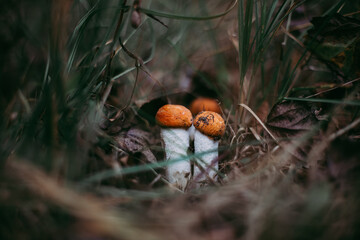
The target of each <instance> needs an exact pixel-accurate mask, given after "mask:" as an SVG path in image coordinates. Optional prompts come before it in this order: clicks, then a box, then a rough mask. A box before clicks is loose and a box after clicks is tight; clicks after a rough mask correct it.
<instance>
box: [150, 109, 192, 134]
mask: <svg viewBox="0 0 360 240" xmlns="http://www.w3.org/2000/svg"><path fill="white" fill-rule="evenodd" d="M155 119H156V122H157V123H158V124H159V125H160V126H162V127H168V128H185V129H187V128H189V127H190V126H191V124H192V115H191V112H190V110H189V109H187V108H186V107H184V106H181V105H172V104H167V105H164V106H162V107H161V108H160V109H159V110H158V111H157V113H156V116H155Z"/></svg>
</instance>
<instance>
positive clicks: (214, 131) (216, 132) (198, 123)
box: [193, 111, 225, 139]
mask: <svg viewBox="0 0 360 240" xmlns="http://www.w3.org/2000/svg"><path fill="white" fill-rule="evenodd" d="M193 124H194V127H195V128H196V129H197V130H198V131H200V132H201V133H202V134H204V135H206V136H208V137H211V138H213V139H219V138H220V137H221V136H222V135H224V133H225V121H224V119H223V118H222V117H221V116H220V115H219V114H217V113H216V112H211V111H203V112H201V113H199V114H198V115H196V117H195V119H194V121H193Z"/></svg>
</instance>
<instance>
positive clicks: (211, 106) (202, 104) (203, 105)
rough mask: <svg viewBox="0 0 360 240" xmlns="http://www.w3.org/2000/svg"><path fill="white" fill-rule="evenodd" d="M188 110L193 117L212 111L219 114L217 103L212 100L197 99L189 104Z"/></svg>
mask: <svg viewBox="0 0 360 240" xmlns="http://www.w3.org/2000/svg"><path fill="white" fill-rule="evenodd" d="M189 109H190V111H191V113H192V114H193V115H194V116H195V115H196V114H198V113H199V112H202V111H212V112H216V113H219V114H221V109H220V106H219V103H218V102H217V101H216V100H215V99H212V98H197V99H195V100H194V101H193V102H192V103H191V104H190V107H189Z"/></svg>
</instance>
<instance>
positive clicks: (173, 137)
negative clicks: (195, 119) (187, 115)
mask: <svg viewBox="0 0 360 240" xmlns="http://www.w3.org/2000/svg"><path fill="white" fill-rule="evenodd" d="M161 137H162V139H163V140H164V144H165V154H166V160H167V161H169V160H175V159H181V158H184V160H183V161H178V162H174V163H170V164H169V165H168V166H167V170H166V175H167V178H168V180H169V182H170V183H172V184H174V185H175V186H177V187H179V188H180V189H182V190H184V189H185V187H186V184H187V182H188V181H189V179H190V175H191V174H190V172H191V167H190V162H189V160H188V159H185V158H186V156H187V150H188V148H189V133H188V131H187V130H186V129H182V128H162V129H161Z"/></svg>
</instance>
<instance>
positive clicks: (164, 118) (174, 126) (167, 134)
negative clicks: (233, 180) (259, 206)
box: [156, 98, 225, 189]
mask: <svg viewBox="0 0 360 240" xmlns="http://www.w3.org/2000/svg"><path fill="white" fill-rule="evenodd" d="M190 109H191V111H190V110H189V109H187V108H186V107H184V106H181V105H171V104H168V105H164V106H163V107H161V108H160V109H159V110H158V112H157V114H156V122H157V123H158V124H159V125H160V126H161V137H162V139H163V141H164V144H165V154H166V160H172V159H181V157H184V156H186V155H187V150H188V148H189V142H190V140H194V148H195V154H199V155H200V156H199V158H200V159H201V162H198V164H197V166H195V167H194V176H198V175H199V174H200V173H201V172H202V170H201V168H202V169H203V170H208V169H210V170H209V171H207V175H208V176H209V177H210V178H215V175H216V171H215V170H218V166H217V164H215V165H214V164H212V161H213V160H214V159H216V158H217V157H218V146H219V139H220V138H221V136H222V135H223V134H224V132H225V122H224V119H223V118H222V117H221V116H220V115H219V114H218V113H220V108H219V106H218V104H217V102H216V101H215V100H211V99H203V98H200V99H197V100H195V101H194V102H193V103H192V104H191V106H190ZM203 110H208V111H203ZM209 110H210V111H209ZM217 112H218V113H217ZM197 113H198V114H197ZM192 114H194V115H196V114H197V115H196V117H195V118H194V120H193V119H192ZM199 166H200V167H199ZM209 166H211V168H209ZM213 169H215V170H213ZM166 175H167V177H168V180H169V182H170V183H171V184H174V185H175V186H176V187H178V188H180V189H185V187H186V185H187V183H188V181H189V179H190V176H191V165H190V163H189V162H187V161H179V162H176V163H173V164H170V165H169V166H168V167H167V170H166ZM197 180H198V183H199V184H200V183H201V182H203V181H205V180H206V174H203V175H202V177H200V178H198V179H197Z"/></svg>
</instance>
